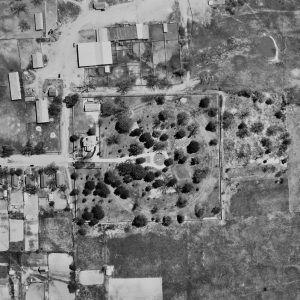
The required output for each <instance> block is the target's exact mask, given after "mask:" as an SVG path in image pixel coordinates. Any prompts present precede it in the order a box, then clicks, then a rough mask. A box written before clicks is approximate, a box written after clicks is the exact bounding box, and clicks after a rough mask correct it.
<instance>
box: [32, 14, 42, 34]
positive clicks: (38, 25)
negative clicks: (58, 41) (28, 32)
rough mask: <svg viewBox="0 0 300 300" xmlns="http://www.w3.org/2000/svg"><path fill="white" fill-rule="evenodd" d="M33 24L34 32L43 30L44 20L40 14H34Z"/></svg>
mask: <svg viewBox="0 0 300 300" xmlns="http://www.w3.org/2000/svg"><path fill="white" fill-rule="evenodd" d="M34 22H35V30H37V31H38V30H43V29H44V18H43V14H42V13H41V12H38V13H35V14H34Z"/></svg>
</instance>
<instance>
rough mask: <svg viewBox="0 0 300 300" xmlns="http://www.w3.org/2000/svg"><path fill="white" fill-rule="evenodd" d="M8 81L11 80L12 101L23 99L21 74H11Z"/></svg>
mask: <svg viewBox="0 0 300 300" xmlns="http://www.w3.org/2000/svg"><path fill="white" fill-rule="evenodd" d="M8 80H9V88H10V96H11V100H20V99H22V95H21V84H20V77H19V73H18V72H11V73H9V74H8Z"/></svg>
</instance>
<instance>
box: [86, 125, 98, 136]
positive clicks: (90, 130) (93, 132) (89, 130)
mask: <svg viewBox="0 0 300 300" xmlns="http://www.w3.org/2000/svg"><path fill="white" fill-rule="evenodd" d="M86 134H87V135H88V136H92V135H96V128H95V126H93V127H90V128H89V129H88V131H87V133H86Z"/></svg>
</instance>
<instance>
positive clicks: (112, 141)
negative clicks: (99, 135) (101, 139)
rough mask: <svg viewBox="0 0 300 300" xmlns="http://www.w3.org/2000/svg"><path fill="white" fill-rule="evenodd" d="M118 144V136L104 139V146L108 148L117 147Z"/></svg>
mask: <svg viewBox="0 0 300 300" xmlns="http://www.w3.org/2000/svg"><path fill="white" fill-rule="evenodd" d="M119 143H120V135H119V134H112V135H111V136H109V137H108V138H107V139H106V144H107V145H108V146H111V145H118V144H119Z"/></svg>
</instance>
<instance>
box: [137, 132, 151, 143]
mask: <svg viewBox="0 0 300 300" xmlns="http://www.w3.org/2000/svg"><path fill="white" fill-rule="evenodd" d="M149 140H152V136H151V134H150V132H144V133H143V134H142V135H141V136H140V138H139V141H140V142H142V143H145V142H147V141H149Z"/></svg>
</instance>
